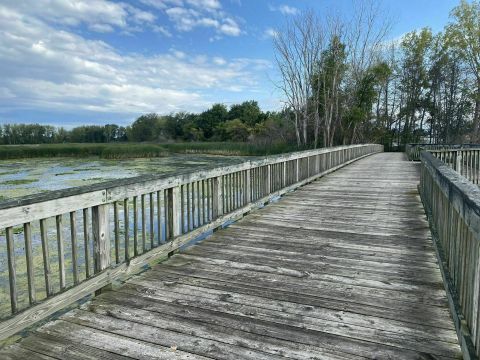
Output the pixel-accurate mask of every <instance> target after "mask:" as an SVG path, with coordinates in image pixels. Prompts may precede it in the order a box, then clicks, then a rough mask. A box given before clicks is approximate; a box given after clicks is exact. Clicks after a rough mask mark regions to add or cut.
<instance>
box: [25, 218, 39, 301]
mask: <svg viewBox="0 0 480 360" xmlns="http://www.w3.org/2000/svg"><path fill="white" fill-rule="evenodd" d="M23 236H24V239H25V258H26V260H27V282H28V301H29V303H30V305H33V304H35V302H36V301H37V296H36V292H35V278H34V276H35V272H34V269H33V252H32V227H31V224H30V223H29V222H26V223H25V224H23Z"/></svg>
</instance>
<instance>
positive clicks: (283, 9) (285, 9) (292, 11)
mask: <svg viewBox="0 0 480 360" xmlns="http://www.w3.org/2000/svg"><path fill="white" fill-rule="evenodd" d="M269 8H270V11H278V12H280V13H282V14H283V15H296V14H298V13H299V10H298V9H297V8H296V7H294V6H289V5H286V4H283V5H279V6H273V5H270V6H269Z"/></svg>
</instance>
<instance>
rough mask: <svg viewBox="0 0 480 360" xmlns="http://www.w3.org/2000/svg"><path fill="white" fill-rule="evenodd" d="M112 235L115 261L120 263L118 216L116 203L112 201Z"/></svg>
mask: <svg viewBox="0 0 480 360" xmlns="http://www.w3.org/2000/svg"><path fill="white" fill-rule="evenodd" d="M113 226H114V230H113V233H114V234H113V235H114V238H115V263H116V264H119V263H120V219H119V217H118V204H117V202H116V201H115V202H114V203H113Z"/></svg>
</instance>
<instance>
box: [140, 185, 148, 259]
mask: <svg viewBox="0 0 480 360" xmlns="http://www.w3.org/2000/svg"><path fill="white" fill-rule="evenodd" d="M141 207H142V208H141V212H142V252H143V253H144V252H146V251H147V221H146V212H145V194H142V196H141Z"/></svg>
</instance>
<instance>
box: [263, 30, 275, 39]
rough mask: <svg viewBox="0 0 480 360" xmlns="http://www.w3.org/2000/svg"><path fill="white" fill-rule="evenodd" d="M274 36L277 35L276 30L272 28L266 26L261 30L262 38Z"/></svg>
mask: <svg viewBox="0 0 480 360" xmlns="http://www.w3.org/2000/svg"><path fill="white" fill-rule="evenodd" d="M275 36H277V30H275V29H273V28H267V29H265V31H264V32H263V36H262V38H263V39H270V38H274V37H275Z"/></svg>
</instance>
